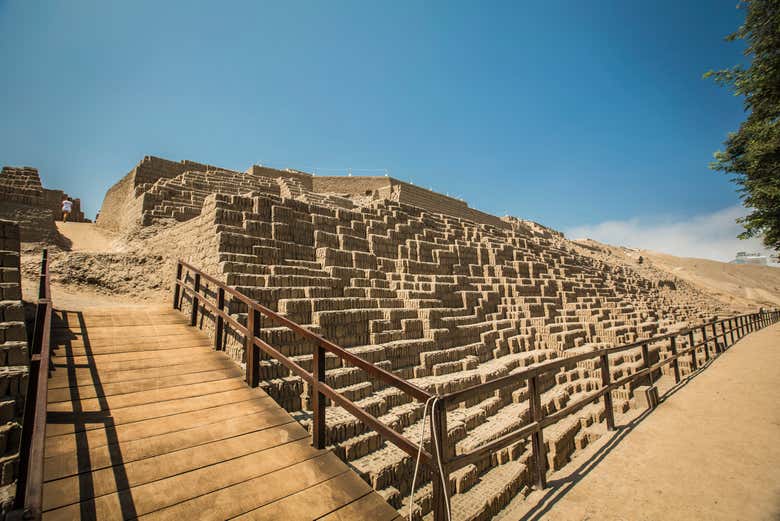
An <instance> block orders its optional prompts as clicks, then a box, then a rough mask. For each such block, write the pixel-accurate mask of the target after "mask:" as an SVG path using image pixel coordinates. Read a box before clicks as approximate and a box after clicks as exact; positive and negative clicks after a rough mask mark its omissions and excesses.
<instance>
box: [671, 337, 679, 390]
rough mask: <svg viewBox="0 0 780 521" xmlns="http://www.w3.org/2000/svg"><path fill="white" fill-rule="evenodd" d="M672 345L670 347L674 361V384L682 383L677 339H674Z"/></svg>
mask: <svg viewBox="0 0 780 521" xmlns="http://www.w3.org/2000/svg"><path fill="white" fill-rule="evenodd" d="M671 340H672V343H671V345H670V346H669V350H670V351H671V352H672V356H673V357H674V361H673V362H672V369H674V383H676V384H678V383H680V364H679V363H678V359H677V338H676V337H672V339H671Z"/></svg>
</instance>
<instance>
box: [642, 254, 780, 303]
mask: <svg viewBox="0 0 780 521" xmlns="http://www.w3.org/2000/svg"><path fill="white" fill-rule="evenodd" d="M642 255H643V256H644V257H645V258H646V259H648V260H650V262H652V263H653V264H654V265H655V266H657V267H659V268H662V269H664V270H666V271H668V272H670V273H672V274H674V275H676V276H677V277H680V278H681V279H684V280H687V281H688V282H690V283H692V284H695V285H697V286H699V287H701V288H703V289H705V290H707V291H709V292H711V293H713V294H715V295H716V296H718V297H719V298H721V299H723V300H726V301H730V302H735V303H737V304H746V303H748V302H751V301H752V302H759V303H765V304H770V305H776V306H780V268H776V267H772V266H752V265H749V264H730V263H727V262H717V261H711V260H706V259H692V258H686V257H675V256H673V255H666V254H664V253H656V252H651V251H642Z"/></svg>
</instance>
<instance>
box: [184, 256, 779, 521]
mask: <svg viewBox="0 0 780 521" xmlns="http://www.w3.org/2000/svg"><path fill="white" fill-rule="evenodd" d="M185 269H186V270H187V272H188V273H189V275H190V276H191V279H192V282H193V284H192V285H189V284H187V283H186V281H185V279H186V277H184V276H183V275H184V270H185ZM203 281H207V282H208V283H209V284H211V285H212V286H213V287H214V288H216V298H215V299H214V300H215V301H212V300H209V299H208V298H207V297H206V295H205V294H204V292H203V291H202V288H201V282H203ZM185 293H188V294H190V296H191V298H192V302H191V304H192V308H191V310H190V313H191V314H190V323H191V324H192V325H193V326H194V325H196V324H197V320H198V312H199V308H203V309H207V310H209V311H210V312H211V313H213V315H214V318H215V332H214V345H215V348H216V349H220V348H221V345H222V342H223V335H224V334H225V327H226V325H230V327H232V328H233V329H234V330H236V331H238V332H239V333H240V334H241V335H243V338H244V347H245V349H246V360H247V365H246V380H247V383H248V384H249V385H250V386H251V387H257V385H258V384H259V360H260V356H259V350H262V351H263V352H265V353H266V354H267V355H269V356H271V357H273V358H274V359H276V360H277V361H279V362H280V363H282V364H283V365H284V366H286V367H287V368H288V369H290V371H292V372H293V373H294V374H296V375H298V376H299V377H301V378H302V379H303V380H304V381H306V382H307V383H308V384H309V385H310V386H311V388H312V390H313V403H312V413H313V418H312V444H313V445H314V446H315V447H317V448H324V446H325V399H326V398H330V399H331V400H332V401H333V403H335V404H337V405H340V406H341V407H343V408H344V409H345V410H346V411H348V412H349V413H351V414H352V415H353V416H355V417H356V418H358V419H359V420H361V421H362V422H364V423H365V424H366V426H367V427H368V428H370V429H372V430H374V431H376V432H377V433H378V434H379V435H381V436H382V437H384V438H385V439H387V440H389V441H390V442H392V443H394V444H395V445H396V446H398V447H399V448H400V449H401V450H403V451H404V452H406V453H407V454H408V455H410V456H412V457H414V458H416V457H417V456H418V451H420V452H419V453H420V459H421V461H422V462H423V463H424V464H425V465H427V466H428V467H429V469H430V470H431V472H432V475H433V478H432V485H433V510H434V519H435V521H444V520H445V519H447V518H448V517H447V510H448V509H449V499H450V498H449V495H450V490H449V489H450V486H449V475H450V473H452V472H453V471H455V470H458V469H460V468H463V467H465V466H466V465H468V464H470V463H474V462H477V461H479V460H480V459H481V458H484V457H485V456H486V455H489V454H491V453H492V452H495V451H497V450H500V449H503V448H505V447H508V446H509V445H511V444H513V443H516V442H518V441H521V440H523V439H525V438H528V437H531V441H532V461H533V468H534V481H535V484H536V486H537V487H539V488H545V487H546V477H545V476H546V472H547V465H546V454H545V448H544V447H545V446H544V438H543V429H544V428H545V427H547V426H549V425H552V424H554V423H556V422H558V421H560V420H561V419H563V418H565V417H566V416H569V415H571V414H573V413H575V412H577V411H578V410H580V409H582V408H583V407H585V406H586V405H588V404H591V403H594V402H595V401H597V400H599V399H602V398H603V400H604V406H605V415H606V422H607V428H608V429H609V430H614V429H615V419H614V412H613V408H612V395H611V391H612V390H614V389H617V388H619V387H622V386H624V385H627V384H629V383H631V382H632V381H634V380H637V379H641V378H644V379H647V380H649V382H650V383H651V384H652V383H653V378H654V375H655V374H656V373H658V372H659V371H660V370H661V368H662V367H664V366H666V365H668V364H672V368H673V374H674V379H675V382H676V383H679V382H680V369H679V362H678V360H679V358H680V357H682V356H691V357H692V360H691V366H692V369H693V370H696V369H697V367H698V365H697V360H696V355H695V353H696V352H697V351H698V350H699V349H700V348H702V349H703V351H704V356H705V361H708V360H710V358H712V357H714V356H717V355H719V354H720V353H721V352H722V351H723V349H725V346H726V345H727V344H728V343H729V341H730V344H731V345H733V344H734V342H736V341H737V340H738V339H739V338H741V337H743V336H745V335H746V334H748V333H750V332H752V331H754V330H756V329H758V328H761V327H765V326H767V325H769V324H772V323H775V322H777V321H778V320H779V319H780V314H779V312H778V311H761V312H759V313H752V314H746V315H739V316H735V317H730V318H726V319H721V320H716V321H713V322H710V323H707V324H702V325H700V326H696V327H694V328H688V329H684V330H681V331H677V332H674V333H668V334H665V335H660V336H655V337H652V338H649V339H645V340H640V341H638V342H634V343H632V344H627V345H623V346H616V347H611V348H607V349H601V350H597V351H593V352H589V353H583V354H578V355H574V356H570V357H567V358H560V359H555V360H552V361H549V362H545V363H541V364H538V365H534V366H530V367H528V368H525V369H523V370H521V371H518V372H516V373H513V374H510V375H508V376H504V377H500V378H497V379H495V380H491V381H488V382H485V383H482V384H478V385H475V386H472V387H469V388H466V389H462V390H460V391H456V392H452V393H448V394H445V395H434V394H432V393H430V392H428V391H426V390H424V389H421V388H419V387H417V386H415V385H414V384H412V383H411V382H408V381H406V380H404V379H402V378H399V377H398V376H396V375H395V374H393V373H391V372H389V371H387V370H384V369H382V368H380V367H377V366H376V365H374V364H372V363H370V362H367V361H365V360H363V359H361V358H359V357H358V356H356V355H354V354H352V353H351V352H349V351H347V350H346V349H344V348H342V347H340V346H338V345H336V344H334V343H333V342H330V341H329V340H326V339H325V338H323V337H322V336H320V335H317V334H315V333H313V332H311V331H309V330H307V329H305V328H303V327H302V326H300V325H298V324H296V323H295V322H292V321H291V320H289V319H287V318H285V317H283V316H281V315H279V314H278V313H276V312H274V311H272V310H270V309H268V308H267V307H265V306H263V305H261V304H258V303H257V302H255V301H253V300H252V299H251V298H249V297H247V296H246V295H244V294H243V293H241V292H239V291H237V290H236V289H233V288H230V287H228V286H227V285H225V284H224V283H223V282H221V281H219V280H217V279H216V278H214V277H211V276H209V275H207V274H206V273H204V272H202V271H201V270H199V269H197V268H195V267H194V266H192V265H191V264H188V263H186V262H183V261H179V262H178V263H177V267H176V282H175V285H174V295H173V306H174V308H176V309H181V301H182V298H183V296H184V295H185ZM225 295H230V296H231V297H232V298H234V299H236V300H238V301H239V302H241V303H243V304H244V305H245V306H246V309H247V324H246V325H243V324H241V323H240V322H239V321H238V320H236V319H235V318H234V317H232V316H231V315H230V314H228V313H227V311H226V306H225ZM262 317H266V318H268V319H270V320H272V321H273V322H276V323H278V324H281V325H282V326H285V327H287V328H289V329H290V330H292V331H294V332H295V333H297V334H298V335H300V336H302V337H304V338H306V339H308V340H311V341H313V342H314V343H315V348H314V351H315V352H314V353H312V354H313V364H312V367H313V369H312V372H309V371H307V370H305V369H304V368H303V367H301V365H299V364H298V363H296V362H295V361H293V360H291V359H290V358H288V357H287V356H285V355H284V354H282V353H281V352H280V351H278V350H277V349H276V348H274V347H273V346H271V345H269V344H267V343H266V342H264V341H263V340H261V339H260V338H259V332H260V325H261V318H262ZM718 326H719V327H720V330H721V331H720V333H718V331H717V328H718ZM708 329H710V333H709V334H708V332H707V330H708ZM696 332H700V337H701V341H699V342H698V343H695V342H694V334H695V333H696ZM684 336H686V337H688V347H686V348H685V349H678V347H677V339H678V338H680V337H684ZM719 339H723V344H721V343H719V341H718V340H719ZM667 340H668V341H669V353H670V355H669V356H668V357H667V358H664V359H663V360H660V361H659V362H657V363H655V364H651V363H650V351H649V346H650V345H651V344H655V343H657V342H663V341H667ZM710 345H712V349H710ZM638 348H641V352H642V358H643V361H644V368H643V369H641V370H639V371H637V372H635V373H633V374H631V375H628V376H625V377H623V378H620V379H618V380H615V381H612V380H611V378H610V371H609V355H612V354H615V353H620V352H623V351H627V350H631V349H638ZM326 352H330V353H332V354H334V355H336V356H337V357H339V358H340V359H341V360H343V361H344V362H346V363H347V364H349V365H352V366H355V367H359V368H361V369H363V370H364V371H366V372H367V373H369V374H370V375H372V376H373V377H375V378H377V379H379V380H381V381H383V382H385V383H386V384H388V385H391V386H393V387H395V388H397V389H399V390H401V391H403V392H404V393H406V394H408V395H409V396H411V397H412V398H414V399H416V400H418V401H420V402H423V403H426V404H427V403H429V402H432V406H431V410H430V419H431V424H430V428H431V433H432V436H431V438H432V439H433V438H434V437H435V438H437V439H438V440H441V442H440V443H438V444H434V443H432V444H431V450H432V451H433V452H434V454H431V452H429V451H427V450H425V449H424V448H423V447H420V446H419V445H417V444H416V443H414V442H413V441H411V440H409V439H408V438H406V437H405V436H403V435H402V434H400V433H398V432H396V431H394V430H393V429H391V428H390V427H388V426H387V425H385V424H384V423H382V422H380V421H379V419H377V418H376V417H374V416H373V415H371V414H369V413H368V412H367V411H365V410H363V409H362V408H361V407H360V406H358V405H357V404H355V403H354V402H353V401H351V400H350V399H348V398H346V397H345V396H344V395H342V394H341V393H339V392H338V391H337V390H335V389H333V388H332V387H331V386H329V385H328V384H327V383H326V381H325V353H326ZM590 359H598V360H599V361H600V364H599V365H600V373H601V383H602V386H601V388H600V389H599V390H597V391H595V392H593V393H591V394H589V395H588V396H587V397H585V398H583V399H581V400H578V401H577V402H576V403H574V404H572V405H569V406H567V407H565V408H563V409H561V410H559V411H556V412H555V413H553V414H548V415H545V414H544V411H543V409H542V404H541V394H542V392H541V391H540V385H539V380H540V377H541V376H542V375H544V374H546V373H549V372H553V371H558V370H559V369H561V368H562V367H564V366H567V365H571V364H576V363H577V362H581V361H585V360H590ZM526 382H527V386H528V401H529V411H530V422H529V424H528V425H525V426H523V427H522V428H519V429H517V430H515V431H513V432H510V433H508V434H505V435H504V436H502V437H500V438H498V439H496V440H493V441H491V442H489V443H486V444H484V445H482V446H481V447H478V448H476V449H473V450H471V451H468V452H466V453H462V454H458V455H454V456H451V455H450V454H451V453H452V454H454V453H455V451H454V450H453V449H454V448H453V447H450V444H449V441H448V438H447V410H448V409H452V408H454V407H456V406H457V405H458V404H459V403H461V402H464V401H466V400H470V399H473V398H476V397H479V396H484V395H486V394H488V393H491V392H495V391H498V390H499V389H502V388H506V387H513V388H517V387H519V386H521V385H522V384H524V383H526ZM437 474H438V475H437ZM439 476H441V479H439ZM444 484H447V485H444Z"/></svg>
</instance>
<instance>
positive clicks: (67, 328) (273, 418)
mask: <svg viewBox="0 0 780 521" xmlns="http://www.w3.org/2000/svg"><path fill="white" fill-rule="evenodd" d="M55 315H56V321H55V322H54V326H55V329H54V331H53V342H54V349H55V351H54V354H55V356H54V358H53V360H54V364H55V371H54V373H53V375H52V378H51V379H50V381H49V405H48V411H49V413H48V419H47V440H46V463H45V466H44V474H45V476H44V480H45V484H44V489H43V502H44V505H43V508H44V511H45V512H44V519H46V520H60V519H62V520H71V519H79V518H81V519H94V518H97V519H134V518H141V519H177V520H178V519H199V520H200V519H215V520H218V519H230V518H236V517H240V518H242V519H285V520H297V519H301V520H303V519H326V520H329V521H331V520H348V519H370V520H372V521H384V520H388V521H389V520H397V519H400V518H399V516H398V512H396V511H395V510H394V509H393V508H392V507H390V506H389V505H388V504H387V503H386V502H385V501H384V500H383V499H382V498H381V496H379V495H378V494H377V493H376V492H374V491H373V490H372V489H371V488H370V487H369V485H367V484H366V483H365V482H364V481H363V480H362V479H360V478H359V477H358V476H357V475H356V474H355V473H354V472H353V471H352V470H350V469H349V467H347V465H345V464H344V463H343V462H342V461H341V460H339V459H338V458H337V457H336V456H335V455H334V454H332V453H331V452H329V451H324V450H316V449H314V448H312V447H311V444H310V437H309V435H308V433H307V432H306V430H305V429H303V428H302V427H301V426H300V425H299V424H298V423H297V422H296V421H295V420H293V418H292V417H291V416H290V415H289V414H288V413H287V412H285V411H284V410H283V409H282V408H281V407H280V406H279V405H277V404H276V402H274V401H273V400H272V399H271V398H269V397H268V395H267V394H265V392H263V391H262V390H260V389H250V388H248V387H247V386H246V385H245V384H244V380H243V372H242V371H241V369H240V368H239V367H238V366H237V365H236V364H235V363H234V362H233V361H232V360H230V359H228V357H227V356H225V355H224V354H222V353H220V352H215V351H213V350H212V348H211V342H210V341H209V339H208V338H207V337H206V336H205V335H203V334H202V333H201V332H199V331H198V330H196V329H194V328H191V327H189V326H188V324H187V323H186V320H185V318H184V316H183V315H182V314H181V313H178V312H174V311H173V310H170V309H168V308H162V307H128V308H107V309H102V310H94V311H89V310H85V311H84V312H78V311H55Z"/></svg>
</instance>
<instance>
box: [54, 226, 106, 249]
mask: <svg viewBox="0 0 780 521" xmlns="http://www.w3.org/2000/svg"><path fill="white" fill-rule="evenodd" d="M56 224H57V231H59V232H60V233H61V234H62V235H64V236H65V237H66V238H67V239H68V241H69V242H70V248H69V250H70V251H83V252H90V253H114V252H118V251H121V248H120V244H121V243H120V242H119V241H117V238H116V236H115V235H114V234H112V233H111V232H110V231H108V230H106V229H104V228H100V227H98V226H97V225H95V224H94V223H64V222H61V221H57V223H56Z"/></svg>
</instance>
